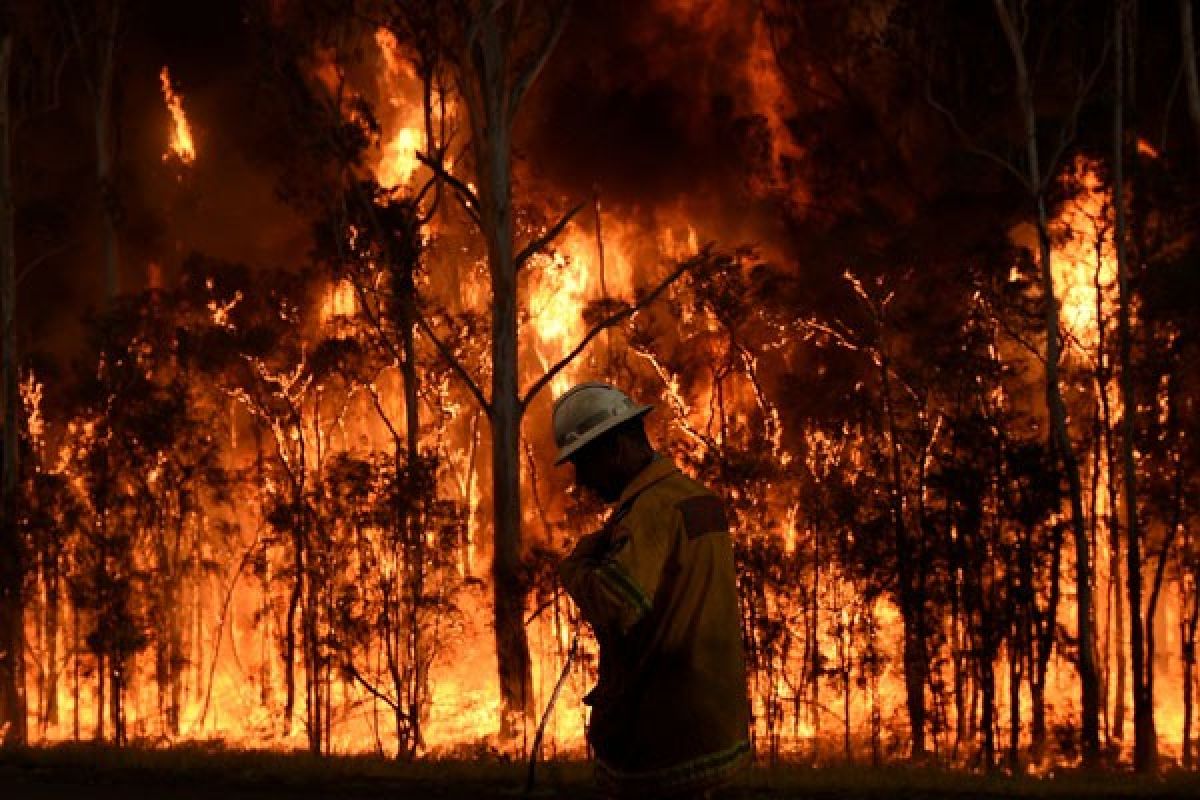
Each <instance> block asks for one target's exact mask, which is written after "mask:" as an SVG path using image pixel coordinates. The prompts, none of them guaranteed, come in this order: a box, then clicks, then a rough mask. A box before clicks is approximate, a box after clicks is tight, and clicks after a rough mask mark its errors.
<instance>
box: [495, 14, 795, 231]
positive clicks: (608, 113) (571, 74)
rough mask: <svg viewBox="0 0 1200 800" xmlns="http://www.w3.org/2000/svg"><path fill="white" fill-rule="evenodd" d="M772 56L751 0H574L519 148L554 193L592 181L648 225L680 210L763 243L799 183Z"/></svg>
mask: <svg viewBox="0 0 1200 800" xmlns="http://www.w3.org/2000/svg"><path fill="white" fill-rule="evenodd" d="M773 67H774V64H773V54H772V53H771V51H770V47H769V43H768V40H767V38H766V35H765V31H764V30H763V29H762V26H761V22H760V20H759V16H758V10H757V6H756V5H755V4H753V3H743V2H728V1H723V2H711V3H709V2H693V1H692V0H657V1H656V2H615V3H606V2H597V1H596V0H587V2H581V3H578V4H576V6H575V8H574V10H573V12H572V17H571V20H570V22H569V24H568V27H567V29H566V31H565V32H564V34H563V38H562V41H561V42H560V45H559V47H558V49H557V50H556V52H555V54H554V56H553V57H552V58H551V60H550V62H549V63H548V65H547V69H546V72H545V73H544V74H543V76H542V77H541V78H540V79H539V82H538V84H536V85H535V88H534V91H533V92H531V96H530V98H529V100H528V103H527V105H526V106H525V108H524V110H523V117H522V118H521V119H520V120H519V125H520V127H519V130H518V148H519V149H518V155H519V157H520V159H521V163H522V165H523V167H524V169H525V170H526V171H527V173H528V175H529V176H530V177H531V178H532V180H533V181H534V185H536V186H543V187H547V188H548V189H549V190H550V191H551V192H556V193H560V194H565V195H568V196H572V197H588V196H590V195H591V194H592V193H593V192H597V193H598V194H599V195H600V197H601V199H602V200H603V202H604V204H605V205H606V206H611V205H614V204H615V205H617V206H621V207H624V208H625V209H626V210H627V212H628V211H629V210H631V209H639V210H640V211H641V212H642V213H647V212H649V213H650V214H651V217H652V218H651V219H647V220H646V222H647V223H648V224H659V225H661V224H662V223H663V221H664V220H663V215H662V214H658V215H654V214H653V212H654V211H655V210H659V211H661V210H663V209H671V210H672V211H674V210H679V211H682V213H683V215H685V216H688V217H691V218H692V220H693V221H694V222H696V223H697V227H699V228H700V235H701V238H702V239H704V238H721V239H726V238H729V239H732V241H727V242H725V243H726V244H731V245H732V244H739V243H741V241H738V240H746V241H754V242H756V243H759V244H764V243H767V242H768V240H774V239H777V237H778V236H779V231H778V230H777V229H775V228H774V226H775V225H776V224H777V220H778V216H779V203H780V202H781V201H782V200H784V199H786V198H787V197H789V196H790V195H791V194H792V193H794V192H795V191H796V189H795V187H793V186H789V185H787V183H788V182H787V179H786V177H785V176H786V170H785V167H786V160H787V159H788V158H789V157H794V156H795V152H794V149H793V148H792V147H791V145H790V142H789V139H788V136H787V131H786V125H785V120H784V116H785V114H786V111H787V101H786V98H785V97H784V93H783V92H782V87H781V85H780V82H779V78H778V74H777V71H775V70H774V69H773ZM630 213H631V212H630ZM655 217H657V218H655Z"/></svg>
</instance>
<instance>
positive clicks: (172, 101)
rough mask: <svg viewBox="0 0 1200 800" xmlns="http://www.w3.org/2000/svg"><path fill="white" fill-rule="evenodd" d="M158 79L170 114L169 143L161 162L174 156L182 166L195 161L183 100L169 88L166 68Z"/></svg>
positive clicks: (168, 74)
mask: <svg viewBox="0 0 1200 800" xmlns="http://www.w3.org/2000/svg"><path fill="white" fill-rule="evenodd" d="M158 78H159V81H160V82H161V83H162V91H163V100H165V101H166V104H167V111H169V112H170V113H171V130H170V142H169V144H168V149H167V152H166V153H164V154H163V161H166V160H168V159H170V158H171V157H172V156H174V157H175V158H178V159H179V160H180V161H182V162H183V163H184V164H190V163H192V162H193V161H195V160H196V145H195V142H194V141H193V140H192V126H191V124H189V123H188V118H187V114H185V113H184V111H183V98H182V97H181V96H180V95H178V94H176V93H175V90H174V89H172V88H171V74H170V72H169V71H168V70H167V68H166V67H163V68H162V71H161V72H159V73H158Z"/></svg>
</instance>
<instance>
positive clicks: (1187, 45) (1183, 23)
mask: <svg viewBox="0 0 1200 800" xmlns="http://www.w3.org/2000/svg"><path fill="white" fill-rule="evenodd" d="M1179 39H1180V43H1181V44H1182V46H1183V74H1184V78H1185V80H1186V81H1187V99H1188V116H1189V117H1191V119H1192V130H1193V131H1194V132H1195V134H1196V145H1197V146H1198V147H1200V75H1197V66H1196V32H1195V29H1194V22H1193V19H1192V0H1179Z"/></svg>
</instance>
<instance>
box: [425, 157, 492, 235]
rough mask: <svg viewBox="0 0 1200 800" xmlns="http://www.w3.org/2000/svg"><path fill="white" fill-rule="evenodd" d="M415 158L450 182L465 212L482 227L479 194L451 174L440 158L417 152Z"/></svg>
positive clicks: (439, 176)
mask: <svg viewBox="0 0 1200 800" xmlns="http://www.w3.org/2000/svg"><path fill="white" fill-rule="evenodd" d="M417 160H418V161H420V162H421V163H422V164H424V165H425V166H427V167H429V168H430V169H431V170H433V173H434V174H435V175H436V176H437V177H438V178H440V179H441V180H443V181H445V182H446V183H448V184H450V186H451V187H453V189H454V190H455V191H456V192H458V199H459V200H460V201H461V202H462V207H463V210H464V211H466V212H467V214H468V215H469V216H470V217H471V219H472V221H474V223H475V224H476V225H477V226H481V227H482V225H483V222H482V220H480V218H479V209H480V207H481V206H480V204H479V196H478V195H476V194H475V190H474V189H472V188H471V187H470V186H468V185H467V184H465V183H463V181H462V179H460V178H456V177H455V176H454V175H452V174H451V173H450V171H449V170H447V169H446V165H445V164H443V163H442V160H441V159H440V158H433V157H431V156H429V155H427V154H425V153H417Z"/></svg>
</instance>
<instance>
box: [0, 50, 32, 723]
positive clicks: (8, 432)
mask: <svg viewBox="0 0 1200 800" xmlns="http://www.w3.org/2000/svg"><path fill="white" fill-rule="evenodd" d="M12 51H13V37H12V34H11V33H5V34H4V36H3V38H2V39H0V334H2V339H0V348H3V367H2V372H3V374H2V375H0V405H2V406H3V409H4V419H3V423H2V425H0V427H2V429H3V438H4V442H3V452H0V470H2V472H3V474H2V476H0V728H5V729H6V730H5V733H4V739H3V744H4V745H23V744H25V742H26V739H27V730H26V714H25V712H26V707H25V686H24V683H25V680H24V668H23V667H24V653H25V625H24V617H25V605H24V597H23V591H24V583H25V570H24V553H23V552H22V551H23V548H22V546H21V538H20V533H19V531H18V528H17V523H16V511H17V486H18V481H17V473H18V467H19V464H18V460H17V457H18V450H19V448H18V441H19V435H20V430H19V424H20V413H19V412H20V403H21V398H20V395H19V392H18V386H17V368H18V363H17V335H16V300H17V277H16V270H17V264H16V246H15V245H16V242H15V235H16V231H15V228H14V221H13V217H14V214H15V204H14V197H13V183H12V110H11V105H10V96H9V95H10V92H9V76H10V74H11V71H12Z"/></svg>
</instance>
